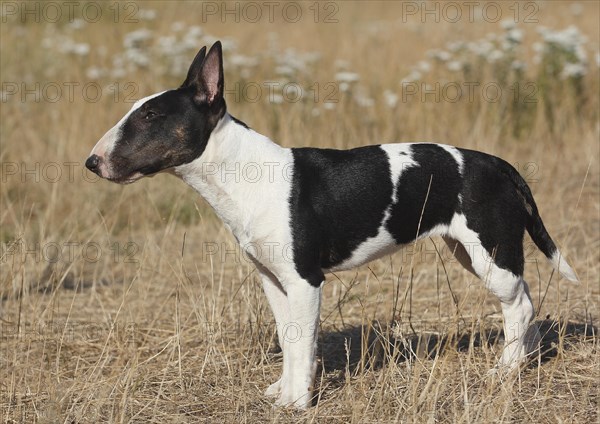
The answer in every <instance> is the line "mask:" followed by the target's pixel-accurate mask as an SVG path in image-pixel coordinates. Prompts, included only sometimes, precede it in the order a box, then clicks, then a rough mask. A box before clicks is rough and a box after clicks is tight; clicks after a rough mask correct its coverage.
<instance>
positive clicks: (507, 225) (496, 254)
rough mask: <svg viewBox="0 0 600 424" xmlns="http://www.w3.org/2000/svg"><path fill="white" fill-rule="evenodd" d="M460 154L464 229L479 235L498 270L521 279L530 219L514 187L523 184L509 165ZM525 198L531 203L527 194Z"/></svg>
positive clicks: (482, 155) (486, 157)
mask: <svg viewBox="0 0 600 424" xmlns="http://www.w3.org/2000/svg"><path fill="white" fill-rule="evenodd" d="M459 150H460V151H461V153H462V154H463V158H464V169H465V173H464V176H463V179H464V188H463V191H462V196H463V202H462V210H463V213H464V214H465V216H466V218H467V226H468V227H469V228H470V229H472V230H473V231H475V232H476V233H478V234H479V239H480V240H481V244H482V245H483V247H484V248H485V250H486V251H487V252H488V253H489V254H490V256H492V257H493V258H494V262H495V264H496V265H497V266H499V267H500V268H503V269H507V270H509V271H511V272H512V273H513V274H515V275H523V268H524V259H523V234H524V232H525V227H526V224H527V221H528V220H529V219H530V217H529V214H528V212H527V209H526V207H525V204H524V197H523V193H522V192H521V191H522V189H519V187H518V185H517V184H516V183H517V182H518V180H521V183H522V184H523V185H525V186H526V184H525V181H523V180H522V178H521V177H520V176H519V174H518V172H517V170H516V169H514V168H513V167H512V165H510V164H509V163H508V162H506V161H504V160H502V159H500V158H498V157H495V156H492V155H488V154H486V153H482V152H477V151H474V150H466V149H459ZM527 191H528V192H529V189H527ZM528 197H529V198H530V201H531V202H533V197H531V193H530V192H529V196H528ZM527 200H529V199H527ZM533 205H535V203H533ZM536 215H537V209H536ZM540 221H541V220H540ZM544 231H545V230H544ZM546 235H547V233H546ZM548 238H549V237H548Z"/></svg>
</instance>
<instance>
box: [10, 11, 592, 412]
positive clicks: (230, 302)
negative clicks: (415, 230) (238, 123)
mask: <svg viewBox="0 0 600 424" xmlns="http://www.w3.org/2000/svg"><path fill="white" fill-rule="evenodd" d="M511 4H512V3H511ZM582 5H583V7H584V13H583V14H582V15H579V16H574V15H573V13H572V10H571V8H570V7H569V5H568V4H567V3H564V4H563V3H559V2H551V3H545V4H541V7H540V10H539V13H538V15H537V17H538V19H539V25H544V26H547V27H552V28H564V27H566V26H567V25H569V24H577V25H578V27H579V28H580V29H581V31H582V32H583V33H584V34H585V35H586V36H587V37H588V39H589V43H588V47H589V48H590V56H593V55H594V54H595V52H597V51H598V39H599V33H598V16H599V7H598V4H596V3H593V2H583V3H582ZM142 6H143V7H152V8H155V9H157V11H158V16H159V19H156V20H155V21H152V22H149V23H143V22H142V23H140V24H125V23H119V24H112V23H111V22H110V21H109V20H102V21H100V22H98V23H94V24H88V25H87V26H86V27H85V28H83V29H81V30H79V32H77V37H78V40H79V41H85V42H88V43H89V44H90V45H91V46H92V49H91V52H90V54H89V55H88V56H86V57H83V58H73V57H71V56H61V57H54V56H53V54H52V53H51V52H49V51H48V50H45V49H43V48H40V45H41V40H42V39H43V38H44V37H45V36H47V35H48V31H49V28H50V29H52V28H54V29H56V30H57V31H61V30H62V29H63V28H64V25H63V24H64V22H63V23H60V24H48V23H43V22H42V23H35V22H31V21H30V22H28V23H27V24H19V23H18V22H15V21H14V20H12V21H11V20H9V21H8V23H3V24H2V26H1V28H0V35H1V49H2V54H1V55H0V71H1V75H2V82H3V84H4V83H5V82H18V83H21V82H23V81H25V82H27V83H28V84H34V83H35V82H41V83H42V84H44V83H47V82H58V83H59V84H62V83H64V82H68V81H75V82H80V83H81V84H84V83H85V82H87V81H88V78H87V77H86V76H85V69H86V68H87V67H89V66H91V65H93V64H105V63H108V62H110V56H111V55H112V54H114V53H116V52H120V51H121V49H122V41H121V40H122V37H123V35H124V34H125V33H127V32H129V31H132V30H134V29H137V28H138V27H141V26H147V27H149V28H151V29H152V30H153V31H155V32H156V33H158V34H161V35H168V34H169V33H170V31H171V30H170V25H171V24H172V22H174V21H182V22H184V23H186V24H194V23H198V19H199V16H200V15H199V13H200V12H201V5H200V4H199V3H185V4H183V3H182V4H168V5H167V4H161V3H156V2H153V3H150V4H145V5H142ZM338 6H339V12H338V14H337V16H336V17H337V19H338V20H339V23H337V24H324V23H317V24H315V23H314V22H312V19H309V18H308V17H306V18H305V19H301V20H300V21H299V22H298V23H295V24H290V23H285V22H282V20H281V19H278V20H276V22H275V23H273V24H270V23H264V22H263V23H262V24H249V23H243V22H242V23H240V24H236V23H235V22H232V21H231V20H228V21H227V22H224V23H222V22H220V21H218V20H217V21H216V20H214V19H213V20H209V21H208V22H207V23H206V24H202V25H203V27H204V28H205V30H206V31H207V32H209V33H210V34H213V35H215V36H218V37H224V36H230V37H232V38H234V39H236V40H237V41H238V44H239V49H238V50H239V51H242V52H244V53H245V54H247V55H250V56H253V55H256V54H259V53H261V52H262V51H263V50H264V49H265V46H266V45H267V44H268V42H269V35H268V33H269V32H274V33H277V34H278V43H279V45H280V47H282V48H283V47H288V46H289V47H293V48H295V49H296V50H297V51H299V52H308V51H319V52H321V53H322V54H323V58H322V60H321V61H320V62H319V64H318V66H317V67H315V68H314V69H313V70H312V71H311V77H310V78H312V80H310V79H307V78H308V77H306V76H303V77H302V78H303V79H302V81H301V82H302V83H307V85H310V84H309V83H310V82H318V83H320V84H325V83H327V82H329V81H332V77H333V75H334V73H335V65H334V61H335V59H344V60H347V61H348V62H349V64H350V68H351V70H353V71H356V72H358V73H359V74H360V75H361V84H362V85H363V86H364V87H365V89H366V90H368V92H369V93H370V94H371V95H372V96H373V97H375V98H376V99H378V100H377V101H376V102H375V105H374V106H373V107H371V108H361V107H359V106H357V105H355V104H354V103H353V102H351V101H349V100H348V99H347V96H348V94H347V93H343V92H340V93H339V95H338V99H339V100H340V102H339V103H338V104H337V108H336V110H335V111H326V110H325V109H324V108H323V107H322V106H323V104H321V103H318V104H316V105H315V104H314V102H308V101H303V102H299V103H283V104H270V103H269V102H268V101H266V100H265V99H261V101H259V102H257V103H248V102H244V101H239V102H236V101H235V100H233V99H232V98H231V96H232V95H230V99H229V109H230V111H231V113H232V114H234V115H235V116H238V117H239V118H241V119H243V120H244V121H246V122H248V123H249V124H250V125H251V126H252V127H254V128H255V129H256V130H258V131H259V132H262V133H263V134H266V135H269V136H270V137H271V138H273V139H274V140H276V141H277V142H279V143H281V144H283V145H286V146H300V145H312V146H323V147H324V146H327V147H339V148H345V147H350V146H358V145H363V144H368V143H373V142H380V141H391V140H406V141H408V140H436V141H443V142H445V143H448V144H453V145H456V146H460V147H467V148H476V149H481V150H484V151H487V152H490V153H494V154H497V155H499V156H502V157H503V158H505V159H507V160H508V161H509V162H511V163H519V164H520V171H521V172H523V173H525V174H526V173H527V172H528V169H527V168H525V167H524V166H523V164H525V163H527V162H532V163H534V164H535V175H534V177H535V180H536V181H535V183H532V184H531V185H532V190H533V191H534V195H535V197H536V200H537V203H538V206H539V208H540V210H541V214H542V217H543V218H544V221H545V223H546V225H547V227H548V229H549V231H550V233H551V234H552V236H553V237H554V239H555V240H556V241H557V242H558V243H559V244H560V245H561V247H562V251H563V253H565V254H566V255H567V256H568V258H569V260H570V262H571V263H572V265H573V267H574V268H575V269H576V270H577V272H578V274H579V276H580V278H581V284H579V285H573V284H570V283H568V282H566V280H562V279H558V278H557V277H556V275H555V274H553V273H552V270H551V268H550V266H549V265H548V264H547V263H546V262H545V261H544V260H543V258H542V257H541V254H540V253H539V252H537V251H533V250H532V249H529V250H530V252H529V254H528V262H527V265H526V279H527V280H528V282H529V284H530V288H531V293H532V295H533V297H534V303H535V304H536V306H537V305H538V304H539V305H540V307H539V308H538V309H537V310H538V319H539V321H540V322H541V324H542V333H543V334H544V346H543V348H544V353H543V355H542V357H541V358H540V362H539V363H537V364H533V365H531V366H529V367H527V368H525V369H523V370H522V372H521V373H520V375H518V376H513V377H511V378H508V379H505V380H500V379H499V378H497V377H487V376H486V372H487V370H488V369H490V368H491V367H492V366H493V365H494V364H495V361H496V360H497V358H498V355H499V352H500V349H501V338H502V335H501V327H502V326H501V315H500V310H499V305H498V303H497V302H496V301H495V300H494V299H492V298H491V297H490V296H489V295H488V294H487V292H486V291H485V290H484V289H483V288H482V287H481V284H480V283H479V282H478V281H476V280H475V279H474V278H473V277H471V276H470V275H469V274H468V273H466V272H465V271H463V270H462V269H460V267H459V266H457V265H456V264H455V263H452V261H448V260H443V261H442V260H440V258H439V257H438V256H437V255H436V254H435V248H434V243H435V245H436V246H437V247H438V248H439V247H440V240H426V241H425V242H423V243H420V244H418V245H417V246H416V247H415V248H414V250H413V253H414V255H413V256H412V257H411V255H408V254H407V253H406V252H404V253H398V254H396V255H393V256H391V257H388V258H385V259H382V260H379V261H376V262H374V263H372V264H370V265H369V266H365V267H362V268H360V269H357V270H356V271H353V272H345V273H339V274H337V275H332V276H328V282H327V283H326V285H325V287H324V302H323V310H322V313H321V330H322V331H321V336H320V353H319V358H320V364H321V367H320V369H319V375H318V379H319V382H318V385H319V391H318V396H319V399H318V405H317V406H316V407H315V408H313V409H311V410H309V411H308V412H305V413H297V412H293V411H288V410H274V409H272V406H271V403H270V401H269V400H268V399H266V398H264V397H263V395H262V392H263V390H264V389H265V388H266V387H267V386H268V385H269V384H270V383H272V382H273V381H274V380H276V379H277V378H278V376H279V373H280V369H281V365H282V364H281V355H280V353H278V351H277V349H276V342H275V338H276V336H275V331H274V325H273V322H272V318H271V314H270V311H269V309H268V305H267V302H266V300H265V298H264V296H263V294H262V292H261V289H260V285H259V284H258V281H257V276H256V273H255V272H254V270H253V268H252V266H250V264H248V263H246V262H245V261H244V260H243V258H241V257H240V255H239V252H238V253H237V254H236V253H233V252H235V244H234V240H233V239H232V237H231V236H230V235H229V234H228V233H227V231H226V230H225V229H224V228H223V226H222V225H221V223H220V222H219V221H218V220H217V219H216V217H215V216H214V214H213V212H212V211H211V210H210V208H209V207H208V206H207V204H206V203H205V202H204V201H203V200H201V199H199V198H198V197H197V196H196V195H195V194H194V193H192V191H191V190H190V189H188V188H187V187H185V186H184V185H183V184H182V183H181V182H179V181H177V180H175V179H174V178H171V177H167V176H159V177H156V178H154V179H149V180H147V181H146V180H144V181H141V182H139V183H136V184H134V185H132V186H127V187H120V186H116V185H111V184H109V183H107V182H104V181H97V182H95V183H90V182H89V181H86V179H85V178H84V176H87V177H89V174H84V173H83V172H84V171H83V168H82V162H83V160H84V159H85V157H86V155H87V153H88V152H89V151H90V149H91V147H92V146H93V144H94V143H95V142H96V140H97V139H98V138H99V137H100V136H101V135H102V134H103V133H104V131H106V130H107V129H108V128H109V127H111V126H112V125H113V124H114V122H116V120H117V119H118V118H120V117H121V116H122V115H123V114H124V112H125V111H126V110H127V109H128V108H129V107H130V105H129V104H127V103H125V102H123V101H122V99H121V101H119V102H117V103H115V102H113V101H111V100H110V99H109V97H110V96H107V95H105V96H104V97H103V99H102V100H101V101H99V102H96V103H91V102H86V101H85V100H84V99H83V97H82V96H81V94H76V95H75V97H74V99H73V101H68V100H67V99H65V98H62V99H61V100H60V101H58V102H56V103H50V102H48V101H44V100H43V99H42V101H41V102H39V103H36V102H34V101H32V100H31V99H30V98H29V99H26V100H27V101H25V102H22V101H20V99H19V98H18V96H17V97H16V100H15V97H13V98H11V99H9V100H8V101H3V102H2V103H0V107H1V113H0V118H1V126H0V140H1V143H2V144H1V146H2V149H1V152H0V159H1V161H2V166H3V168H2V172H3V173H2V179H3V180H2V189H1V203H2V206H1V208H0V225H1V230H0V241H1V242H2V243H3V245H2V249H3V250H2V262H1V267H2V268H1V273H0V277H1V282H0V297H1V298H2V300H1V303H0V319H1V322H0V325H1V328H2V331H1V332H0V335H1V337H2V338H1V340H0V347H1V349H0V417H1V418H2V420H1V421H2V422H40V423H56V422H161V423H164V422H211V423H212V422H223V423H229V422H304V421H308V422H324V423H327V422H340V423H341V422H344V423H345V422H355V423H367V422H512V421H514V422H521V421H527V422H581V423H591V422H597V421H598V402H599V388H598V381H600V355H599V354H598V333H597V327H596V326H597V322H598V318H599V303H600V301H599V296H600V287H599V271H600V265H599V263H600V255H599V247H600V237H599V236H600V231H599V226H598V224H599V221H598V214H599V208H600V202H599V197H598V196H599V188H600V187H599V182H598V181H599V177H600V172H599V168H598V158H599V152H598V137H599V128H600V127H599V124H598V109H599V99H598V94H597V93H598V68H597V66H595V65H593V66H591V69H592V73H591V74H589V75H587V76H586V77H585V87H586V93H587V96H586V97H585V100H584V101H583V103H579V104H578V103H577V102H574V101H573V100H572V99H571V100H570V98H567V97H565V98H564V99H562V100H561V101H560V102H559V103H557V104H556V105H555V107H556V109H555V110H556V112H557V113H556V114H555V122H553V123H550V122H548V120H547V119H546V118H545V117H544V114H543V113H542V112H541V109H542V108H541V107H540V108H539V109H540V110H538V113H537V118H536V120H535V124H534V125H532V126H531V127H530V128H528V129H527V131H525V132H524V133H522V134H520V135H518V136H515V135H513V134H512V133H511V132H510V131H507V130H506V128H508V127H510V125H511V121H510V119H509V120H508V121H507V120H502V119H499V117H498V116H499V114H500V111H499V109H498V108H497V107H496V106H495V105H493V104H489V103H486V102H479V103H477V104H472V103H469V102H464V101H461V102H457V103H449V102H443V101H442V102H439V103H436V102H420V101H412V102H407V103H403V102H400V103H399V105H398V107H397V108H395V109H390V108H388V107H387V106H386V105H385V103H384V102H383V101H381V97H380V93H381V92H382V91H383V90H384V89H385V88H388V87H398V84H399V81H400V80H401V79H402V77H403V76H404V75H406V74H407V73H408V70H409V67H410V66H412V65H414V64H415V63H416V62H418V61H419V60H422V59H423V58H425V51H426V50H428V49H431V48H440V47H443V46H444V44H445V43H446V42H447V41H451V40H469V39H475V38H478V37H481V36H482V35H485V34H486V33H488V32H498V31H499V25H498V24H497V23H494V24H492V23H486V22H483V21H478V22H473V23H469V22H464V20H463V21H461V22H459V23H456V24H450V23H447V22H440V23H435V22H427V23H420V22H418V21H417V20H415V19H410V20H409V22H407V23H405V24H403V23H401V22H400V23H398V19H399V18H400V16H401V15H400V13H401V5H400V4H399V3H396V4H392V3H386V4H378V3H377V4H374V3H369V4H368V5H367V4H366V3H361V2H352V3H339V4H338ZM505 6H506V7H508V6H507V5H506V4H505ZM304 7H305V12H306V7H308V4H305V5H304ZM505 11H506V10H505ZM373 22H376V24H375V26H377V27H379V28H380V30H379V31H373V30H372V28H373V26H374V24H373ZM535 28H536V25H531V24H530V25H528V26H527V25H524V26H523V29H524V30H525V44H526V45H529V44H530V43H531V42H532V39H534V38H535V34H536V33H535ZM100 46H104V48H105V49H106V51H107V52H108V55H107V56H106V57H105V56H102V55H101V54H100V52H99V51H100ZM190 60H191V57H190ZM592 61H593V59H592ZM273 66H274V64H273V63H271V62H269V61H266V62H264V63H260V64H259V65H258V68H257V71H256V72H257V75H258V76H257V77H256V79H255V81H258V82H259V83H260V82H262V81H264V79H267V78H269V77H272V76H273V73H272V68H273ZM238 78H239V77H238V76H236V75H235V74H233V73H232V72H231V71H230V72H229V73H228V75H227V80H226V81H227V83H228V84H230V85H231V84H233V83H234V82H235V81H237V80H238ZM439 78H442V76H439ZM181 79H183V75H182V76H181ZM114 81H116V80H115V79H113V80H112V81H111V80H110V79H106V80H105V81H104V82H105V83H107V84H108V83H110V82H114ZM118 81H120V82H121V83H123V82H127V81H134V82H136V83H137V85H138V87H139V93H138V97H140V96H143V95H148V94H151V93H154V92H156V91H159V90H163V89H165V88H167V87H171V86H174V85H176V84H177V83H178V82H179V81H178V80H176V79H173V78H167V77H160V76H158V75H156V74H155V72H154V69H153V66H152V64H151V66H149V67H148V68H147V69H142V70H139V71H136V72H131V73H128V74H127V75H126V76H125V77H124V78H121V79H119V80H118ZM483 82H485V81H483ZM76 93H80V92H77V91H76ZM378 93H379V94H378ZM315 106H316V107H318V108H319V109H320V112H321V113H320V114H319V115H313V112H312V111H313V109H314V108H315ZM581 106H583V107H581ZM511 119H512V118H511ZM551 124H552V125H551ZM551 127H552V128H553V129H551ZM69 162H74V163H75V165H73V169H74V178H72V179H69V178H67V174H66V173H67V171H68V169H69V168H68V167H69V165H66V163H69ZM7 164H17V165H18V167H19V168H18V170H19V172H18V173H17V174H16V175H13V174H12V170H13V168H10V169H9V168H8V166H9V165H7ZM24 164H25V165H24ZM35 164H38V166H39V167H40V168H39V169H38V171H35V169H36V168H35V166H36V165H35ZM49 164H58V165H57V166H58V167H59V169H61V170H62V172H63V175H62V177H61V178H59V179H58V181H57V182H54V183H52V182H49V181H47V180H48V178H44V175H43V172H44V170H46V171H47V172H50V171H52V169H48V168H47V167H48V166H49ZM23 166H27V168H26V169H34V172H33V173H32V174H27V175H24V170H25V168H23ZM9 171H10V172H9ZM36 177H37V178H36ZM46 177H47V175H46ZM36 179H37V181H36ZM16 241H20V243H21V246H27V247H28V249H29V252H27V251H25V250H24V249H20V250H13V247H14V243H15V242H16ZM69 242H72V243H77V245H76V247H75V248H74V250H73V252H74V257H73V258H69V255H68V248H67V247H66V246H67V245H66V243H69ZM206 242H214V243H217V244H218V245H219V246H220V248H221V250H220V252H221V253H223V252H224V250H223V249H225V248H227V249H230V250H229V251H227V252H225V253H226V254H225V253H224V254H223V255H222V256H207V255H205V253H206V251H205V249H206V244H205V243H206ZM527 242H529V240H527ZM53 243H54V244H57V245H59V246H60V247H61V248H63V254H62V255H61V257H60V260H59V261H57V262H56V263H50V261H49V260H47V256H49V255H52V251H51V250H49V249H52V246H53ZM90 243H94V244H93V245H91V244H90ZM127 243H131V245H129V246H130V247H129V248H127ZM11 246H13V247H11ZM81 246H92V249H93V248H94V247H95V246H98V247H99V249H100V250H99V251H100V253H101V255H100V257H99V259H98V260H97V261H94V260H91V259H90V257H92V258H93V257H94V256H96V253H95V252H96V251H95V250H91V251H88V252H87V253H88V257H87V258H86V257H84V256H83V255H82V248H81ZM115 246H117V247H118V249H117V250H115V249H114V247H115ZM127 249H129V250H127ZM83 253H85V252H83ZM70 259H72V260H70ZM129 259H133V260H132V261H130V260H129Z"/></svg>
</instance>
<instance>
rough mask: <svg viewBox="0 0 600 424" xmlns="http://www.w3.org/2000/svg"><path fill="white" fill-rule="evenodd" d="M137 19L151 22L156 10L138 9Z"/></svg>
mask: <svg viewBox="0 0 600 424" xmlns="http://www.w3.org/2000/svg"><path fill="white" fill-rule="evenodd" d="M138 17H139V18H140V19H141V20H143V21H153V20H154V19H156V10H154V9H140V10H139V11H138Z"/></svg>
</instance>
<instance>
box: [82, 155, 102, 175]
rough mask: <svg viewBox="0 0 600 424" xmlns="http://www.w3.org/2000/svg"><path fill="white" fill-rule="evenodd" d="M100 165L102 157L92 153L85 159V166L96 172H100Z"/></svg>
mask: <svg viewBox="0 0 600 424" xmlns="http://www.w3.org/2000/svg"><path fill="white" fill-rule="evenodd" d="M98 165H100V157H99V156H98V155H92V156H90V157H89V158H87V160H86V161H85V167H86V168H87V169H89V170H90V171H92V172H94V173H96V174H97V173H98Z"/></svg>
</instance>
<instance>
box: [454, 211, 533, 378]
mask: <svg viewBox="0 0 600 424" xmlns="http://www.w3.org/2000/svg"><path fill="white" fill-rule="evenodd" d="M449 237H451V238H452V239H454V240H457V241H458V242H460V244H462V246H463V248H464V250H465V252H466V253H467V254H468V256H469V257H470V267H466V268H467V269H469V270H470V271H472V272H474V273H475V274H476V275H477V276H478V277H479V278H480V279H481V280H482V281H483V282H484V284H485V286H486V287H487V288H488V289H489V290H490V291H491V292H492V293H493V294H494V295H496V297H498V299H499V300H500V304H501V307H502V315H503V318H504V338H505V345H504V349H503V351H502V356H501V358H500V361H499V363H498V366H499V367H503V368H508V369H512V368H514V367H516V366H518V364H519V363H520V362H521V361H522V360H524V359H525V358H526V357H527V356H528V355H530V354H531V353H533V352H535V351H536V350H537V349H538V347H539V342H540V336H539V331H538V329H537V326H536V325H535V324H533V323H532V321H533V318H534V316H535V313H534V308H533V303H532V301H531V296H530V295H529V288H528V287H527V283H526V282H525V280H524V279H523V276H522V269H523V261H524V259H523V245H522V240H521V239H515V240H514V242H513V243H511V244H510V246H506V245H503V246H501V248H502V249H503V250H502V252H501V254H502V255H514V256H513V257H512V259H513V261H514V263H515V264H516V265H515V269H514V270H512V271H511V270H509V269H506V268H503V267H500V266H498V264H497V263H498V258H497V257H496V256H495V254H496V253H497V251H492V252H488V250H487V249H486V248H485V247H484V246H483V244H482V242H481V240H480V236H479V234H477V233H476V232H475V231H473V230H471V229H470V228H469V227H467V225H466V219H465V217H464V215H456V216H455V217H454V219H453V220H452V224H451V225H450V231H449ZM509 249H510V250H509ZM462 259H463V260H464V258H462ZM463 260H461V259H460V258H459V261H460V262H461V263H462V262H463Z"/></svg>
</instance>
